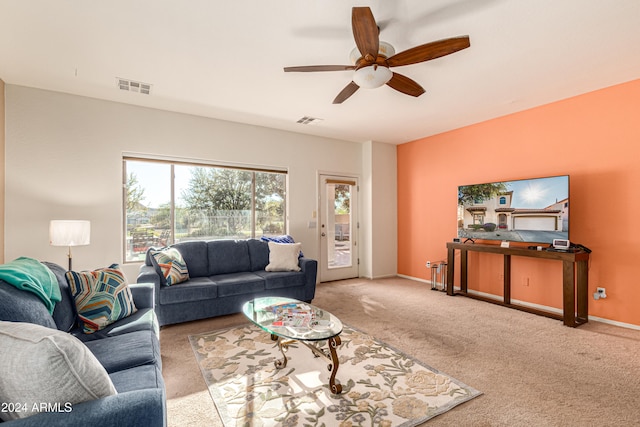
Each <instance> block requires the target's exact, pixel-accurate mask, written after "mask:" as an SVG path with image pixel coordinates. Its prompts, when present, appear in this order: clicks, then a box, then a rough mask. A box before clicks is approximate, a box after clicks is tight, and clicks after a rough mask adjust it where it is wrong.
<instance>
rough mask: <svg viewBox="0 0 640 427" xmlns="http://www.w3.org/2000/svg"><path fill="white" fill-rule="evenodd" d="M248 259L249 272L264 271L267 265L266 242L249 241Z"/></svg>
mask: <svg viewBox="0 0 640 427" xmlns="http://www.w3.org/2000/svg"><path fill="white" fill-rule="evenodd" d="M247 246H248V248H249V259H250V260H251V271H260V270H262V271H264V268H265V267H266V266H267V264H269V245H268V244H267V241H266V240H258V239H249V240H247Z"/></svg>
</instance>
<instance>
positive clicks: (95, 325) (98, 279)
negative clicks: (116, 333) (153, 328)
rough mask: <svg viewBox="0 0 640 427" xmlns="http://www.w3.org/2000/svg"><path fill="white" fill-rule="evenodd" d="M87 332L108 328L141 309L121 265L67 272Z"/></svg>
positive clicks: (84, 329) (83, 326) (81, 320)
mask: <svg viewBox="0 0 640 427" xmlns="http://www.w3.org/2000/svg"><path fill="white" fill-rule="evenodd" d="M66 276H67V281H68V282H69V287H70V288H71V295H72V296H73V300H74V301H75V303H76V308H77V309H78V317H79V319H80V322H81V323H82V329H83V331H84V333H85V334H92V333H94V332H96V331H99V330H100V329H104V328H105V327H107V326H108V325H110V324H112V323H113V322H115V321H117V320H120V319H123V318H125V317H127V316H129V315H131V314H133V313H135V312H136V311H137V308H136V306H135V304H134V303H133V296H132V295H131V290H130V289H129V284H128V283H127V279H126V278H125V277H124V273H122V271H120V266H119V265H118V264H112V265H110V266H109V267H107V268H100V269H98V270H94V271H81V272H76V271H68V272H67V273H66Z"/></svg>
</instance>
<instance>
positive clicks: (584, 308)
mask: <svg viewBox="0 0 640 427" xmlns="http://www.w3.org/2000/svg"><path fill="white" fill-rule="evenodd" d="M456 250H459V251H460V290H459V291H455V290H454V288H453V278H454V274H455V251H456ZM469 251H473V252H488V253H495V254H502V255H504V294H503V299H502V301H499V300H493V299H490V298H485V297H482V296H479V295H475V294H470V293H468V292H467V253H468V252H469ZM512 256H524V257H532V258H540V259H550V260H557V261H562V315H559V314H557V313H552V312H548V311H543V310H538V309H535V308H531V307H527V306H523V305H518V304H512V303H511V257H512ZM447 257H448V260H447V264H448V270H447V294H448V295H464V296H468V297H471V298H475V299H480V300H483V301H487V302H491V303H494V304H500V305H504V306H507V307H511V308H515V309H518V310H522V311H527V312H529V313H534V314H539V315H542V316H547V317H551V318H554V319H558V320H562V321H563V322H564V324H565V325H566V326H570V327H576V326H578V325H581V324H583V323H586V322H588V320H589V318H588V316H589V301H588V296H587V293H588V289H587V288H588V284H589V268H588V263H589V254H588V253H587V252H584V251H578V252H557V251H546V250H542V251H538V250H534V249H527V248H521V247H510V248H503V247H501V246H500V245H487V244H479V243H453V242H450V243H447Z"/></svg>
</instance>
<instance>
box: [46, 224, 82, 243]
mask: <svg viewBox="0 0 640 427" xmlns="http://www.w3.org/2000/svg"><path fill="white" fill-rule="evenodd" d="M90 238H91V222H90V221H75V220H52V221H51V222H50V223H49V244H50V245H51V246H83V245H88V244H89V243H90V242H89V241H90Z"/></svg>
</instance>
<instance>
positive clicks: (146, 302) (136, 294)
mask: <svg viewBox="0 0 640 427" xmlns="http://www.w3.org/2000/svg"><path fill="white" fill-rule="evenodd" d="M154 287H155V285H154V284H153V283H139V282H138V283H130V284H129V289H131V295H132V296H133V302H134V303H135V304H136V307H137V308H155V306H156V299H155V292H154Z"/></svg>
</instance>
